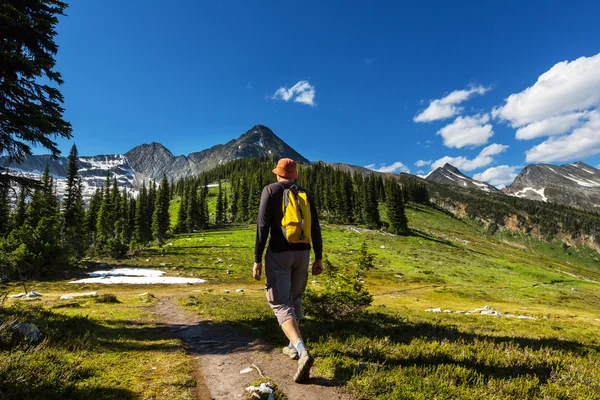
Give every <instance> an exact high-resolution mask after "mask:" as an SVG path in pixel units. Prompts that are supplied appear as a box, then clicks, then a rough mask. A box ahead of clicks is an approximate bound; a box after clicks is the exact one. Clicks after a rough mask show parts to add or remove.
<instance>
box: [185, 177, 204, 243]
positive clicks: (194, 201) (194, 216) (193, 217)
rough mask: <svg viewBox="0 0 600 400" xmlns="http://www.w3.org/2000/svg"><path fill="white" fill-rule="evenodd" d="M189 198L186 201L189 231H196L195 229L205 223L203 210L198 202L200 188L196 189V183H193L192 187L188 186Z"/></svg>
mask: <svg viewBox="0 0 600 400" xmlns="http://www.w3.org/2000/svg"><path fill="white" fill-rule="evenodd" d="M187 198H188V201H187V202H186V207H187V212H186V215H187V218H186V223H187V231H188V232H194V231H195V230H197V229H199V228H200V226H201V225H202V223H203V220H202V216H201V214H202V210H201V209H200V207H199V204H198V190H197V189H196V185H195V184H191V185H190V187H189V188H188V193H187Z"/></svg>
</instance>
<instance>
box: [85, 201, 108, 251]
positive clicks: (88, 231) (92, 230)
mask: <svg viewBox="0 0 600 400" xmlns="http://www.w3.org/2000/svg"><path fill="white" fill-rule="evenodd" d="M103 196H104V193H103V191H102V190H100V189H96V192H95V193H94V194H93V195H92V197H91V199H90V204H89V205H88V208H87V210H86V212H85V221H84V230H85V236H86V239H87V244H88V246H89V245H91V246H92V247H94V246H95V244H96V224H97V222H98V213H99V212H100V206H101V205H102V200H103V198H104V197H103Z"/></svg>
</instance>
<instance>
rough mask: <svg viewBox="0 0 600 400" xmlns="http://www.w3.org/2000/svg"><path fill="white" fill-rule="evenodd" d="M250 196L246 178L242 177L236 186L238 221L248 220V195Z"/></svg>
mask: <svg viewBox="0 0 600 400" xmlns="http://www.w3.org/2000/svg"><path fill="white" fill-rule="evenodd" d="M249 196H250V188H249V186H248V178H247V177H243V178H242V180H241V182H240V185H239V187H238V195H237V197H238V207H237V209H238V213H239V215H240V221H243V222H248V197H249Z"/></svg>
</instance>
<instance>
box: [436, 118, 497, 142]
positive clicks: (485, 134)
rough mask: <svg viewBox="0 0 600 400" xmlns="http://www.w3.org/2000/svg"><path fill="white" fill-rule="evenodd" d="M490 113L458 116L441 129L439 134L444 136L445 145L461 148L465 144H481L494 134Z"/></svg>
mask: <svg viewBox="0 0 600 400" xmlns="http://www.w3.org/2000/svg"><path fill="white" fill-rule="evenodd" d="M489 120H490V116H489V115H488V114H483V115H480V114H478V115H473V116H471V117H461V116H459V117H457V118H456V119H455V120H454V122H452V123H451V124H448V125H446V126H445V127H443V128H442V129H440V130H439V131H438V132H437V134H438V135H440V136H442V138H444V146H446V147H455V148H457V149H460V148H462V147H465V146H481V145H484V144H486V143H487V142H488V140H489V139H490V138H491V137H492V136H494V130H493V129H492V125H491V124H488V122H489Z"/></svg>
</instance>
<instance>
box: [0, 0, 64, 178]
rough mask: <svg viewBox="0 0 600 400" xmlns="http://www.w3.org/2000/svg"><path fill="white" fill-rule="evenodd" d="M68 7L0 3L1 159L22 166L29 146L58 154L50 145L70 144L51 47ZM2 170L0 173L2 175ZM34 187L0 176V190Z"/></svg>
mask: <svg viewBox="0 0 600 400" xmlns="http://www.w3.org/2000/svg"><path fill="white" fill-rule="evenodd" d="M66 8H67V4H66V3H64V2H62V1H59V0H51V1H50V0H38V1H9V2H6V1H3V2H2V3H0V21H2V22H1V23H0V38H1V40H0V71H1V72H0V99H1V100H0V115H1V117H0V154H2V155H5V154H6V155H8V159H9V161H17V163H19V162H22V161H23V160H24V159H25V157H26V156H28V155H31V154H32V153H31V148H32V146H41V147H44V148H46V149H48V150H49V151H50V152H51V154H52V155H53V156H58V155H59V154H60V151H59V150H58V147H57V144H56V143H55V142H54V141H53V140H52V139H53V138H55V137H60V138H70V137H71V136H72V135H71V131H72V129H71V124H70V123H68V122H66V121H65V120H64V119H63V112H64V109H63V107H62V103H63V95H62V94H61V92H60V90H59V89H58V88H56V87H55V86H54V85H53V83H56V84H57V85H61V84H62V83H63V80H62V77H61V75H60V73H59V72H58V71H56V70H55V66H56V61H55V59H54V57H55V55H56V53H57V51H58V46H57V44H56V42H55V41H54V37H55V36H56V33H57V32H56V25H57V24H58V16H62V15H65V14H64V10H65V9H66ZM2 170H4V168H2V167H0V171H2ZM15 181H20V182H22V183H27V184H32V181H31V180H29V179H25V178H19V177H15V176H12V175H10V174H4V173H2V174H0V186H8V185H10V183H11V182H15Z"/></svg>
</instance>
